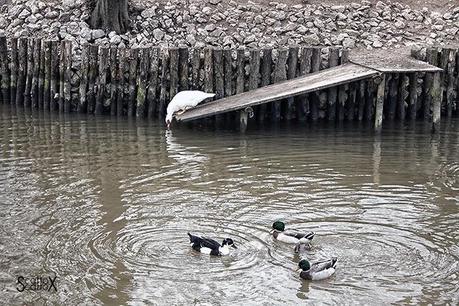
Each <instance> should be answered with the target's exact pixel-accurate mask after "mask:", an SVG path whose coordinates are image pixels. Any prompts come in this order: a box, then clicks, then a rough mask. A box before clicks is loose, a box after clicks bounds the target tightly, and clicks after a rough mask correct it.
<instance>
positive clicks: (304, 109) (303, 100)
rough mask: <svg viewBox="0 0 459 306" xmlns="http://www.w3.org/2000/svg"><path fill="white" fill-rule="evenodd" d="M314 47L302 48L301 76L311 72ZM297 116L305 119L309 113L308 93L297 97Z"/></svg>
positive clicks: (302, 119) (299, 72) (301, 119)
mask: <svg viewBox="0 0 459 306" xmlns="http://www.w3.org/2000/svg"><path fill="white" fill-rule="evenodd" d="M311 60H312V49H311V48H302V50H301V55H300V57H299V60H298V61H299V71H298V75H299V76H304V75H306V74H308V73H310V72H311ZM296 111H297V112H296V116H297V118H298V120H300V121H305V120H306V119H307V117H308V114H309V97H308V95H301V96H299V97H298V98H297V105H296Z"/></svg>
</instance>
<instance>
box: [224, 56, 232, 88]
mask: <svg viewBox="0 0 459 306" xmlns="http://www.w3.org/2000/svg"><path fill="white" fill-rule="evenodd" d="M223 62H224V66H225V67H224V73H225V80H224V83H225V97H228V96H231V95H232V94H233V58H232V56H231V50H230V49H225V50H223Z"/></svg>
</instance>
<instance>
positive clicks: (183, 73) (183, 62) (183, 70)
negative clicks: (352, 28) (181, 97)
mask: <svg viewBox="0 0 459 306" xmlns="http://www.w3.org/2000/svg"><path fill="white" fill-rule="evenodd" d="M188 57H189V52H188V48H183V47H182V48H179V90H180V91H183V90H188V89H189V85H188Z"/></svg>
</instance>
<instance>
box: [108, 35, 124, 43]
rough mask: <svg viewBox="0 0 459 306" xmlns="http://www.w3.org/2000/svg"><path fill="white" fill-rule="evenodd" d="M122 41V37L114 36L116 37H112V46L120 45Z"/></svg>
mask: <svg viewBox="0 0 459 306" xmlns="http://www.w3.org/2000/svg"><path fill="white" fill-rule="evenodd" d="M121 41H122V39H121V36H119V35H114V36H112V37H110V44H112V45H118V44H120V43H121Z"/></svg>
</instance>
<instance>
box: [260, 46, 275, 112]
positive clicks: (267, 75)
mask: <svg viewBox="0 0 459 306" xmlns="http://www.w3.org/2000/svg"><path fill="white" fill-rule="evenodd" d="M272 55H273V53H272V49H268V48H265V49H263V57H262V58H261V67H260V74H261V83H260V86H261V87H264V86H267V85H269V84H271V70H272V69H271V65H272V62H273V59H272ZM266 112H267V105H266V104H261V105H260V107H259V108H258V118H259V120H261V121H262V120H265V119H266Z"/></svg>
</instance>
